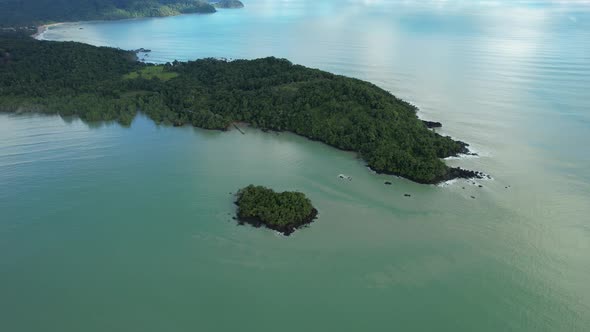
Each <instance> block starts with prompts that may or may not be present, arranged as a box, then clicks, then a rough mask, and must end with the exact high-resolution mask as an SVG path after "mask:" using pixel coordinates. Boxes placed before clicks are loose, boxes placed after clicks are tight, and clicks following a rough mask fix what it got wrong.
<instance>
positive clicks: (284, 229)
mask: <svg viewBox="0 0 590 332" xmlns="http://www.w3.org/2000/svg"><path fill="white" fill-rule="evenodd" d="M235 204H236V205H238V202H237V201H236V203H235ZM238 206H239V205H238ZM317 216H318V210H316V209H315V208H314V209H313V210H312V213H311V214H310V215H309V216H307V218H305V219H304V220H301V221H300V222H297V223H292V224H288V225H275V224H271V223H267V222H264V221H262V220H261V219H260V218H258V217H240V215H239V214H238V216H237V217H236V218H235V219H237V220H238V225H245V224H248V225H250V226H254V227H256V228H260V227H262V226H264V227H266V228H268V229H272V230H273V231H277V232H279V233H281V234H283V235H284V236H289V235H291V234H293V232H295V231H296V230H297V229H298V228H302V227H306V226H307V225H309V224H311V223H312V222H313V221H314V220H315V219H316V218H317Z"/></svg>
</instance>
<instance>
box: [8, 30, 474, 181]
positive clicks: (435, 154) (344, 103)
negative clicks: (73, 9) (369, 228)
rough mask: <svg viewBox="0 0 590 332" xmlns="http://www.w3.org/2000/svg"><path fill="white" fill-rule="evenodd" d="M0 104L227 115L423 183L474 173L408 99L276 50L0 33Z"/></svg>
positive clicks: (99, 116) (187, 116)
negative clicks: (232, 55) (181, 55)
mask: <svg viewBox="0 0 590 332" xmlns="http://www.w3.org/2000/svg"><path fill="white" fill-rule="evenodd" d="M0 110H1V111H4V112H32V111H34V112H40V113H48V114H60V115H62V116H78V117H80V118H81V119H82V120H84V121H117V122H119V123H120V124H122V125H124V126H128V125H130V124H131V122H132V120H133V119H134V117H135V115H136V114H137V113H138V112H143V113H144V114H146V115H147V116H148V117H149V118H151V119H152V120H153V121H155V122H156V123H158V124H164V125H175V126H182V125H192V126H195V127H200V128H204V129H212V130H228V129H230V128H233V124H234V123H237V122H242V123H248V124H250V125H251V126H253V127H256V128H260V129H262V130H271V131H275V132H281V131H289V132H292V133H295V134H297V135H300V136H303V137H307V138H309V139H311V140H315V141H320V142H323V143H325V144H328V145H330V146H333V147H335V148H338V149H341V150H345V151H353V152H356V153H357V154H358V156H359V157H360V158H362V159H363V160H364V161H365V162H366V164H367V166H368V167H370V168H371V169H372V170H374V171H376V172H379V173H384V174H391V175H395V176H401V177H404V178H407V179H410V180H412V181H415V182H418V183H424V184H435V183H439V182H441V181H446V180H450V179H453V178H458V177H465V178H471V177H480V176H481V173H478V172H473V171H468V170H463V169H459V168H451V167H448V166H447V165H446V164H445V163H444V162H443V160H442V158H446V157H449V156H456V155H458V154H462V153H468V152H469V150H468V145H467V144H466V143H463V142H461V141H457V140H454V139H452V138H451V137H448V136H442V135H440V134H439V133H437V132H435V131H432V130H430V129H428V126H427V125H425V124H424V123H423V122H422V121H421V120H420V119H419V118H418V116H417V110H418V109H417V108H416V107H415V106H414V105H411V104H409V103H407V102H405V101H403V100H401V99H400V98H397V97H396V96H394V95H392V94H391V93H389V92H387V91H385V90H383V89H381V88H379V87H378V86H376V85H374V84H371V83H369V82H365V81H362V80H358V79H354V78H349V77H345V76H340V75H335V74H331V73H328V72H325V71H322V70H318V69H312V68H307V67H304V66H301V65H295V64H293V63H291V62H290V61H288V60H285V59H277V58H274V57H268V58H263V59H255V60H234V61H227V60H220V59H200V60H196V61H189V62H178V61H174V62H172V63H166V64H161V65H154V64H149V63H143V62H140V61H137V55H136V53H134V52H132V51H124V50H120V49H115V48H108V47H95V46H90V45H86V44H81V43H75V42H50V41H38V40H35V39H33V38H30V37H28V36H23V35H22V34H20V35H19V34H6V35H0Z"/></svg>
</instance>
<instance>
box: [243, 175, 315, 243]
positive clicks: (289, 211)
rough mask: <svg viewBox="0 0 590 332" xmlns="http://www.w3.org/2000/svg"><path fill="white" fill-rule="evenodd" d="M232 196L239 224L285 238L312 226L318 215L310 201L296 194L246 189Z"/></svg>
mask: <svg viewBox="0 0 590 332" xmlns="http://www.w3.org/2000/svg"><path fill="white" fill-rule="evenodd" d="M236 196H237V200H236V202H235V203H236V205H237V206H238V212H237V219H238V221H239V222H240V224H244V223H247V224H250V225H252V226H254V227H261V226H265V227H267V228H270V229H272V230H275V231H277V232H280V233H282V234H283V235H285V236H289V235H291V234H292V233H293V232H294V231H295V230H296V229H297V228H300V227H302V226H304V225H307V224H309V223H311V222H313V221H314V219H315V218H316V216H317V215H318V210H316V209H315V208H314V207H313V205H312V204H311V201H310V200H309V199H308V198H307V197H305V195H304V194H302V193H300V192H294V191H284V192H281V193H277V192H275V191H274V190H272V189H269V188H266V187H263V186H254V185H249V186H247V187H245V188H242V189H240V190H239V191H238V193H237V195H236Z"/></svg>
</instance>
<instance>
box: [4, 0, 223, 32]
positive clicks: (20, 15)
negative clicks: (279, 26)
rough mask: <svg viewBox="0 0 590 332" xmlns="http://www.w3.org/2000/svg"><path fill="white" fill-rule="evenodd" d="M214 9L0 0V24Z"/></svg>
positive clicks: (166, 2) (172, 2)
mask: <svg viewBox="0 0 590 332" xmlns="http://www.w3.org/2000/svg"><path fill="white" fill-rule="evenodd" d="M215 12H216V10H215V7H214V6H213V5H212V4H210V3H209V2H207V1H204V0H76V1H54V0H19V1H0V27H22V26H26V25H29V26H30V25H40V24H48V23H55V22H74V21H88V20H120V19H128V18H138V17H163V16H174V15H180V14H189V13H203V14H208V13H215Z"/></svg>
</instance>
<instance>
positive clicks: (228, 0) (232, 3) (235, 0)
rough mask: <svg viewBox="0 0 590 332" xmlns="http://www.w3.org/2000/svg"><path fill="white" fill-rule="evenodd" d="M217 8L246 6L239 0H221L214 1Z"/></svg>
mask: <svg viewBox="0 0 590 332" xmlns="http://www.w3.org/2000/svg"><path fill="white" fill-rule="evenodd" d="M213 6H215V8H244V4H243V3H242V2H241V1H239V0H220V1H217V2H215V3H213Z"/></svg>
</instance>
